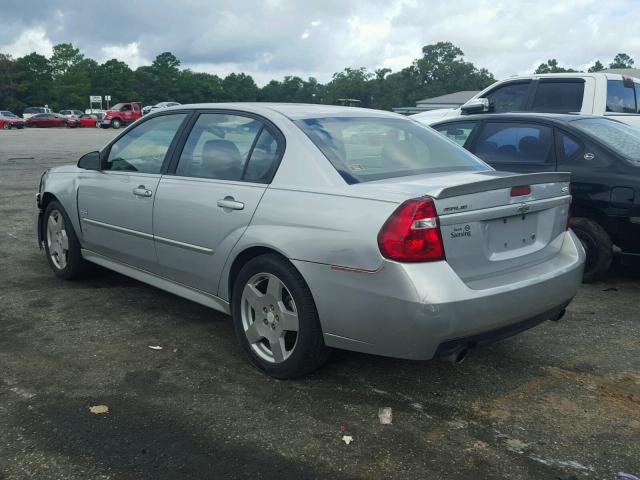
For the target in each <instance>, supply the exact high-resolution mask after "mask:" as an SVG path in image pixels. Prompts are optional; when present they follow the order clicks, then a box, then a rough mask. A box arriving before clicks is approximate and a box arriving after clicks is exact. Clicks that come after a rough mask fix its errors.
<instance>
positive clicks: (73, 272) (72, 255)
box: [42, 200, 90, 280]
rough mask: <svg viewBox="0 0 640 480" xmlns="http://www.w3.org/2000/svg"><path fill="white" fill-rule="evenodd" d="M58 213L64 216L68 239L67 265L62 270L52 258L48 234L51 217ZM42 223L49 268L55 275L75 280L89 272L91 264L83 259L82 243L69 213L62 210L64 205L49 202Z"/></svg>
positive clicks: (53, 201)
mask: <svg viewBox="0 0 640 480" xmlns="http://www.w3.org/2000/svg"><path fill="white" fill-rule="evenodd" d="M56 212H59V214H60V215H61V216H62V220H63V222H64V230H65V232H66V236H67V239H68V250H67V255H66V265H65V266H64V268H60V267H59V266H58V265H56V264H55V262H54V260H53V258H52V255H51V250H50V245H49V235H48V232H47V223H48V222H49V217H51V216H52V215H56ZM42 222H43V225H42V231H43V237H44V250H45V253H46V255H47V262H49V267H51V270H53V273H55V274H56V276H57V277H59V278H62V279H63V280H73V279H75V278H79V277H81V276H82V275H83V274H85V273H86V272H87V271H88V270H89V266H90V264H89V262H87V261H86V260H85V259H84V258H82V254H81V253H80V242H79V241H78V237H77V236H76V232H75V231H74V229H73V224H72V223H71V220H70V219H69V216H68V215H67V212H65V211H64V208H62V205H60V204H59V203H58V202H57V201H55V200H52V201H51V202H49V203H48V204H47V207H46V208H45V210H44V215H43V216H42Z"/></svg>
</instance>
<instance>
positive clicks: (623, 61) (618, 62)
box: [609, 53, 633, 68]
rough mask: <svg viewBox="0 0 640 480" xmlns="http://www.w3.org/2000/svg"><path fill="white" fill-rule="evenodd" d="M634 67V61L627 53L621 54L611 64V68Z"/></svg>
mask: <svg viewBox="0 0 640 480" xmlns="http://www.w3.org/2000/svg"><path fill="white" fill-rule="evenodd" d="M631 67H633V59H632V58H631V57H630V56H629V55H627V54H626V53H619V54H617V55H616V56H615V58H614V59H613V62H611V63H610V64H609V68H631Z"/></svg>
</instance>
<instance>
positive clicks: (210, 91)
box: [0, 42, 634, 114]
mask: <svg viewBox="0 0 640 480" xmlns="http://www.w3.org/2000/svg"><path fill="white" fill-rule="evenodd" d="M633 63H634V62H633V59H631V57H630V56H629V55H627V54H625V53H619V54H618V55H616V57H615V58H614V60H613V61H612V62H611V63H610V64H609V68H629V67H631V66H633ZM180 66H181V63H180V60H179V59H178V58H177V57H176V56H175V55H174V54H173V53H171V52H164V53H161V54H160V55H158V56H157V57H156V58H155V59H154V60H153V62H152V63H151V65H144V66H140V67H138V68H136V69H135V70H134V69H131V68H130V67H129V66H128V65H127V64H126V63H125V62H122V61H120V60H117V59H115V58H114V59H111V60H107V61H105V62H104V63H98V62H96V61H95V60H93V59H91V58H88V57H86V56H85V55H83V54H82V52H81V51H80V50H79V49H78V48H76V47H74V46H73V45H72V44H70V43H61V44H58V45H55V46H54V47H53V53H52V55H51V56H50V57H46V56H44V55H40V54H38V53H35V52H33V53H30V54H28V55H25V56H23V57H19V58H15V59H14V58H12V57H11V56H10V55H8V54H4V53H0V109H6V110H12V111H14V112H15V113H18V114H20V113H21V112H22V110H23V109H24V108H26V107H29V106H44V105H49V106H50V107H51V108H52V109H54V110H56V111H57V110H61V109H68V108H73V109H81V110H84V109H85V108H86V107H87V106H88V103H89V96H90V95H111V97H112V102H111V103H112V104H113V103H116V102H119V101H139V102H142V103H143V104H145V105H153V104H155V103H157V102H161V101H177V102H180V103H198V102H236V101H261V102H302V103H323V104H334V103H336V102H337V101H338V100H339V99H355V100H359V101H360V105H361V106H363V107H371V108H379V109H383V110H390V109H391V108H393V107H400V106H411V105H414V104H415V102H416V101H417V100H420V99H423V98H431V97H436V96H439V95H444V94H447V93H452V92H457V91H460V90H481V89H483V88H485V87H487V86H489V85H490V84H491V83H493V82H494V81H495V78H494V76H493V75H492V74H491V73H490V72H489V71H488V70H487V69H486V68H478V67H476V66H475V65H473V63H471V62H467V61H465V59H464V53H463V51H462V50H461V49H460V48H458V47H457V46H455V45H454V44H452V43H451V42H438V43H435V44H431V45H426V46H424V47H423V48H422V56H421V57H419V58H416V59H415V60H414V61H413V62H412V63H411V65H409V66H407V67H405V68H403V69H401V70H400V71H397V72H393V71H391V69H388V68H380V69H376V70H374V71H370V70H368V69H366V68H345V69H344V70H342V71H340V72H336V73H334V74H333V77H332V79H331V80H330V81H329V82H327V83H325V84H323V83H320V82H319V81H318V80H317V79H315V78H313V77H309V78H307V79H306V80H305V79H303V78H300V77H297V76H286V77H284V79H282V80H271V81H270V82H269V83H267V84H266V85H264V86H263V87H258V85H256V83H255V81H254V79H253V78H252V77H251V76H250V75H247V74H245V73H230V74H229V75H227V76H225V77H224V78H222V77H220V76H218V75H215V74H210V73H204V72H194V71H192V70H190V69H188V68H187V69H182V68H180ZM602 69H604V66H603V65H602V63H601V62H600V61H599V60H598V61H596V62H595V64H594V65H593V66H592V67H590V68H589V70H588V71H589V72H595V71H599V70H602ZM575 71H576V70H573V69H571V68H565V67H561V66H559V65H558V61H557V60H556V59H550V60H548V61H547V62H546V63H543V64H541V65H540V66H538V68H537V69H536V71H535V73H554V72H575Z"/></svg>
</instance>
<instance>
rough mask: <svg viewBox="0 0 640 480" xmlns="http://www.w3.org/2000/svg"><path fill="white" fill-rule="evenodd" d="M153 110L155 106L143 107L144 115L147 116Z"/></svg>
mask: <svg viewBox="0 0 640 480" xmlns="http://www.w3.org/2000/svg"><path fill="white" fill-rule="evenodd" d="M152 108H153V105H145V106H144V107H142V115H146V114H147V113H149V112H150V111H151V109H152Z"/></svg>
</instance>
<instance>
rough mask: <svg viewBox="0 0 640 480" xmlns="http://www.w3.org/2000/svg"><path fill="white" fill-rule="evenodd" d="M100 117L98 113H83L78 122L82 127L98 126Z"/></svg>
mask: <svg viewBox="0 0 640 480" xmlns="http://www.w3.org/2000/svg"><path fill="white" fill-rule="evenodd" d="M97 122H98V117H97V116H96V115H87V114H84V113H83V114H82V115H81V116H80V117H78V123H79V125H80V126H81V127H96V126H97V125H96V124H97Z"/></svg>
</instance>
